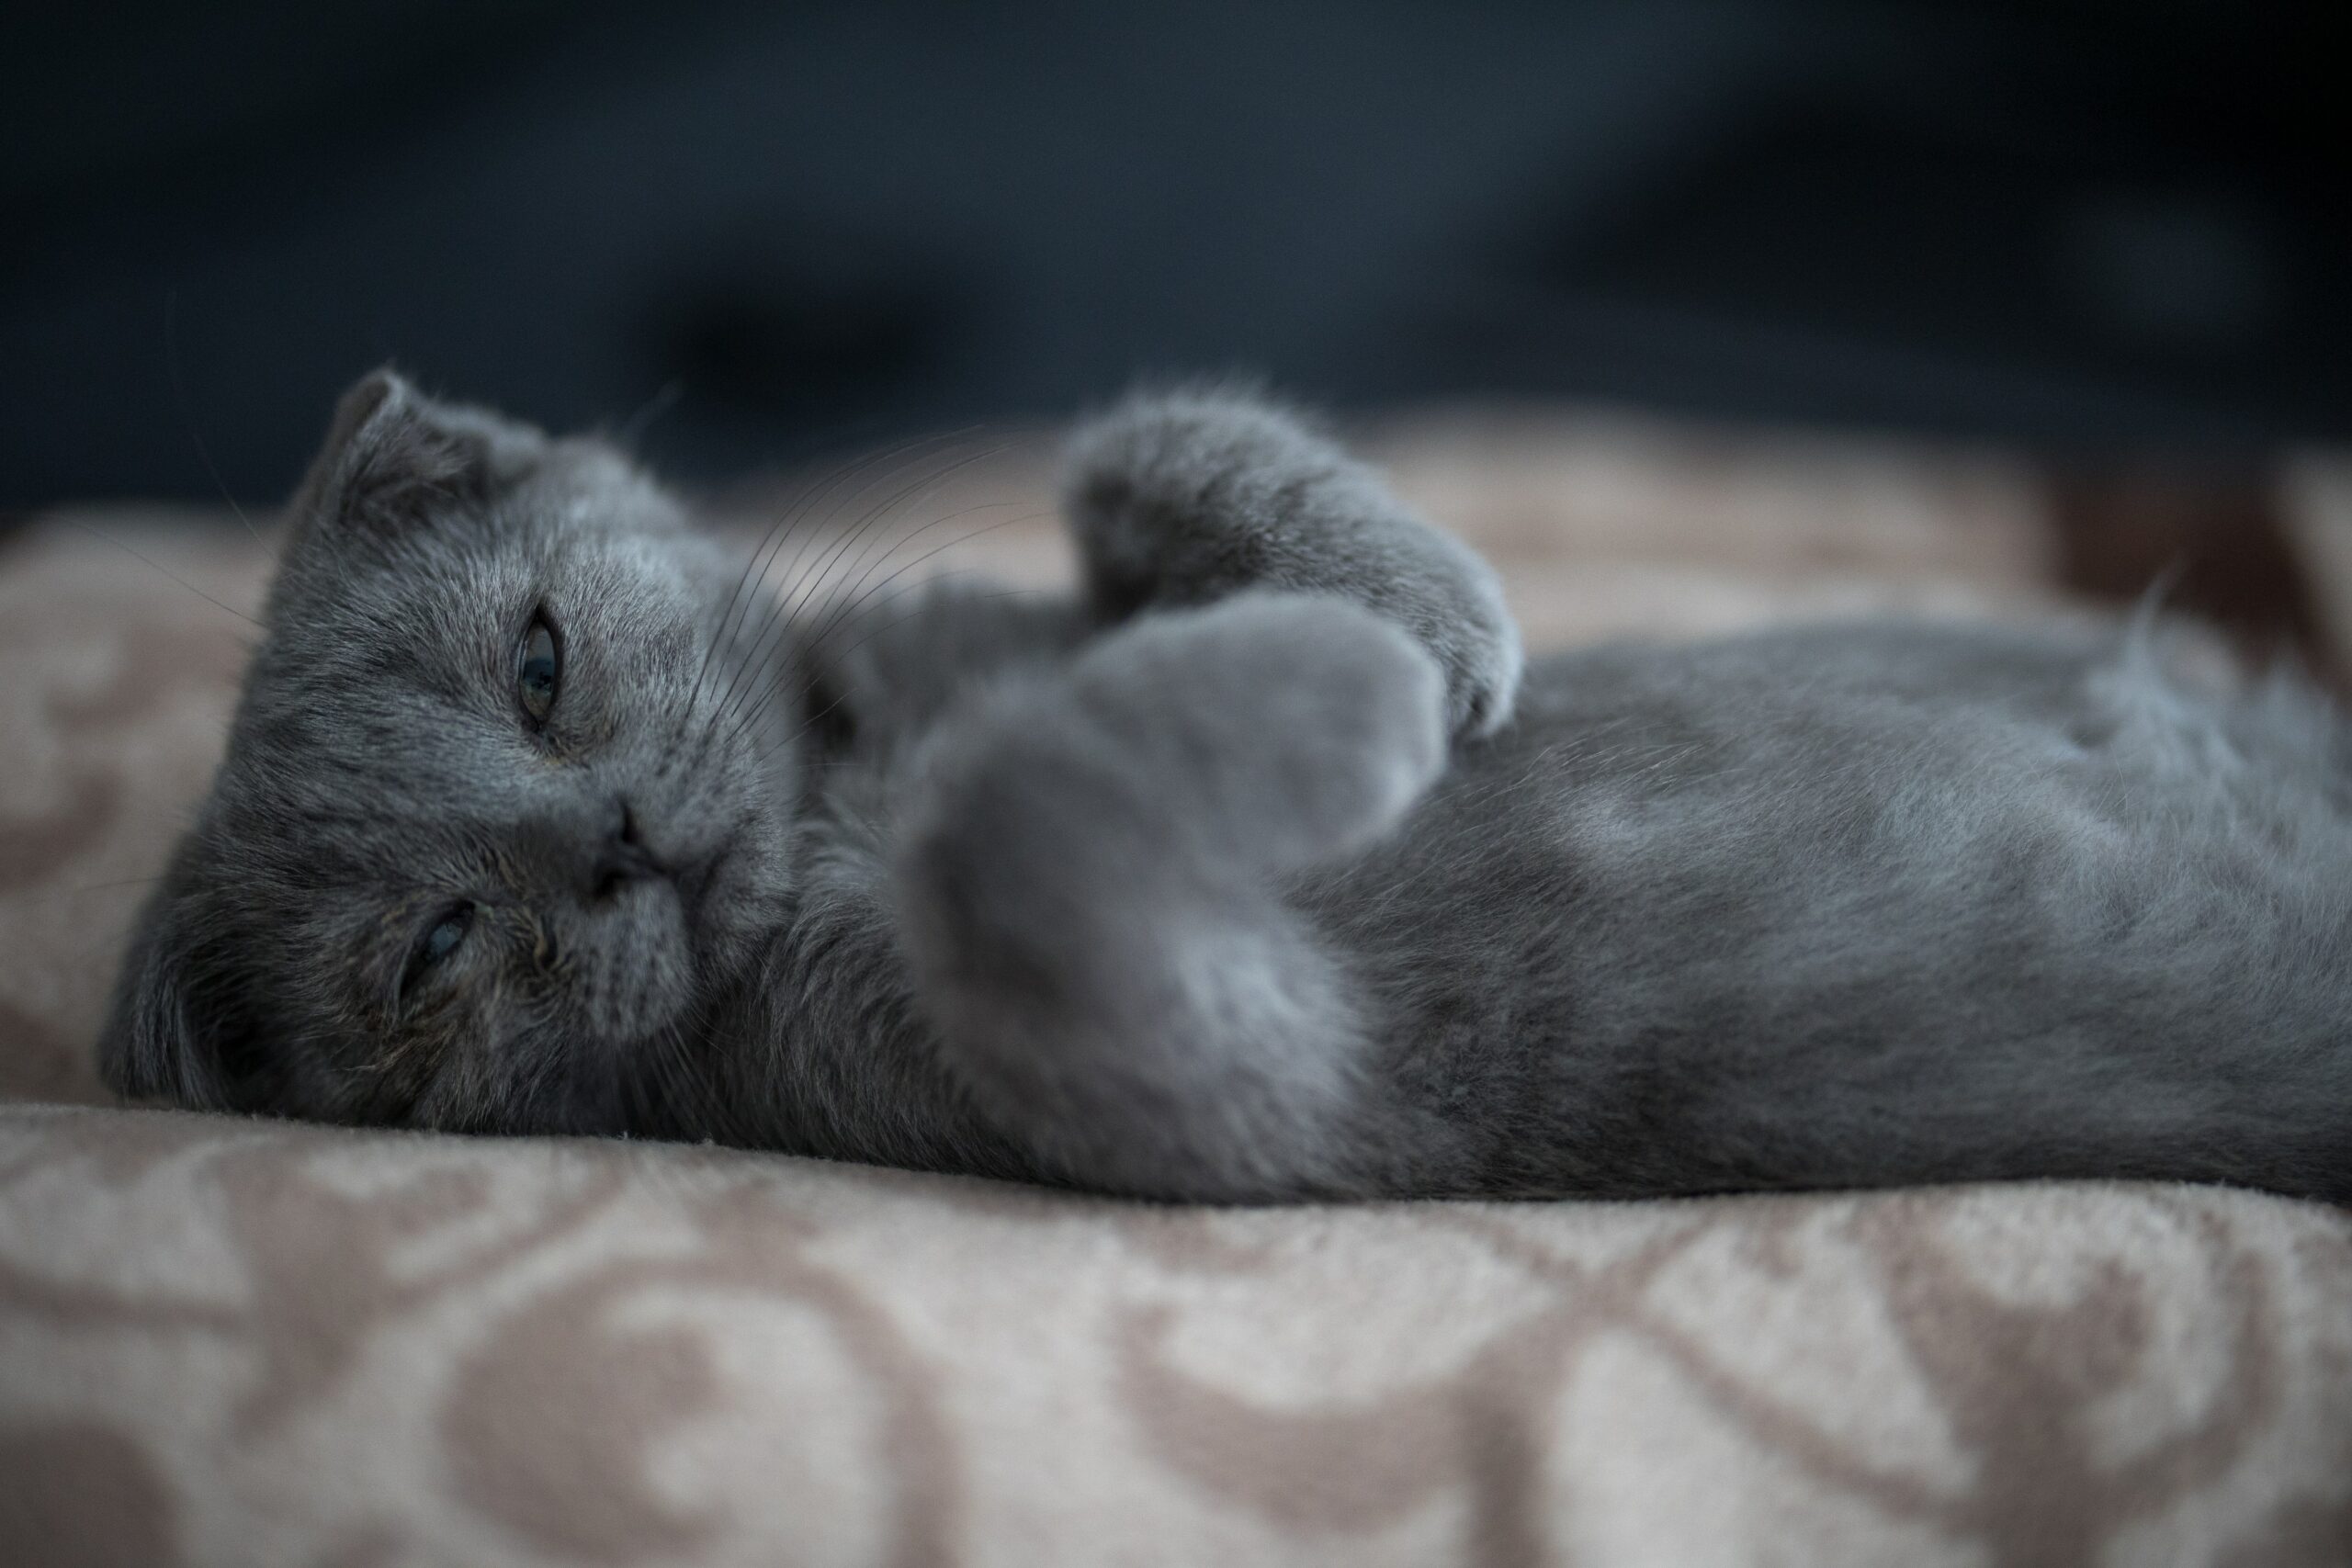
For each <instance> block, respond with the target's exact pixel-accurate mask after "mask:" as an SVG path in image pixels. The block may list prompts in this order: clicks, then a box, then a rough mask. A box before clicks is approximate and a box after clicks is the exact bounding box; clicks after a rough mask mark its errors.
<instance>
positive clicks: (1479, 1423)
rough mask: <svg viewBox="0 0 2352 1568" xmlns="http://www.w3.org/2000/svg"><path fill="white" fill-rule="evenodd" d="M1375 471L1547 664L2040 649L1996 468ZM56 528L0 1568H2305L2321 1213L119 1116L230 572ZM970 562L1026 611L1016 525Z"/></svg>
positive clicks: (1646, 444) (1651, 462) (2332, 1274)
mask: <svg viewBox="0 0 2352 1568" xmlns="http://www.w3.org/2000/svg"><path fill="white" fill-rule="evenodd" d="M1388 449H1389V450H1390V452H1391V453H1392V455H1393V456H1394V457H1396V459H1397V467H1398V479H1399V481H1400V483H1401V485H1402V486H1403V488H1405V489H1406V490H1407V491H1408V492H1410V493H1412V494H1413V495H1414V496H1415V497H1416V498H1417V499H1418V500H1419V501H1420V502H1422V503H1423V504H1425V505H1426V506H1428V507H1429V508H1430V510H1431V511H1432V512H1434V513H1438V514H1439V515H1441V516H1443V517H1444V518H1446V519H1447V520H1448V521H1449V522H1451V523H1453V524H1454V525H1457V526H1460V527H1462V528H1463V529H1464V531H1465V532H1467V533H1470V534H1471V535H1473V536H1474V537H1475V538H1476V540H1477V541H1478V542H1479V543H1480V544H1481V545H1482V546H1484V547H1487V549H1488V550H1489V551H1490V552H1491V553H1493V554H1494V555H1495V556H1496V557H1497V558H1498V561H1499V562H1500V563H1501V565H1502V566H1503V569H1504V570H1505V572H1506V574H1507V576H1508V577H1509V578H1510V580H1511V581H1512V582H1513V583H1514V586H1515V588H1516V589H1517V591H1518V592H1519V594H1520V600H1519V605H1518V607H1519V610H1520V613H1521V615H1522V617H1523V618H1524V619H1525V621H1526V623H1527V624H1528V626H1530V628H1531V631H1532V633H1533V635H1534V637H1535V638H1536V639H1537V640H1546V641H1549V640H1558V639H1561V638H1564V637H1581V636H1593V635H1599V634H1600V633H1603V632H1615V631H1624V630H1640V631H1648V632H1657V631H1678V630H1701V629H1712V628H1714V627H1718V626H1731V625H1736V624H1744V623H1747V622H1752V621H1755V620H1758V619H1764V618H1769V617H1771V616H1774V615H1791V614H1815V613H1819V612H1822V611H1825V610H1852V609H1865V608H1873V607H1887V606H1900V607H1905V608H1909V609H1927V610H1938V609H1947V608H1950V609H1968V610H1973V611H1986V610H1990V611H2001V610H2006V609H2022V608H2027V607H2033V608H2037V609H2046V608H2047V607H2048V606H2049V605H2050V604H2051V603H2052V599H2053V589H2052V570H2053V568H2052V566H2051V564H2050V563H2051V562H2052V560H2053V559H2054V556H2055V552H2054V551H2053V550H2052V548H2051V547H2050V545H2049V540H2048V537H2047V530H2046V525H2045V524H2044V523H2043V521H2042V514H2041V510H2040V503H2039V498H2038V494H2037V491H2036V490H2035V487H2034V486H2033V485H2032V483H2031V482H2030V479H2028V478H2027V477H2025V476H2022V475H2020V474H2019V473H2018V472H2016V471H2015V470H2014V469H2012V468H2009V467H2007V466H2005V465H2002V464H2000V463H1997V462H1993V461H1990V460H1977V459H1964V460H1963V459H1950V460H1937V459H1927V458H1920V457H1905V456H1903V455H1900V454H1897V455H1894V456H1890V455H1888V454H1886V453H1884V452H1882V451H1876V450H1870V451H1842V450H1837V449H1826V448H1821V449H1805V448H1787V447H1773V448H1769V449H1749V450H1742V449H1738V448H1733V447H1727V446H1723V445H1722V444H1720V443H1718V444H1713V445H1707V444H1695V445H1694V444H1692V443H1691V442H1690V441H1689V440H1687V439H1686V438H1681V437H1675V436H1670V435H1667V434H1660V433H1657V432H1648V431H1643V430H1639V429H1634V428H1629V427H1622V426H1612V427H1592V426H1574V427H1566V428H1563V427H1561V426H1558V425H1556V424H1544V425H1542V426H1535V425H1532V424H1529V423H1524V422H1519V423H1514V422H1513V421H1510V420H1499V421H1498V420H1485V421H1480V422H1476V423H1460V424H1448V423H1427V424H1423V425H1420V426H1417V427H1413V428H1408V429H1403V430H1399V431H1397V432H1394V433H1392V435H1391V439H1390V442H1389V448H1388ZM1038 482H1039V478H1038V470H1037V468H1036V465H1035V462H1034V461H1032V460H1030V459H1029V457H1025V456H1023V455H1022V454H1014V455H1012V456H1010V457H1007V458H1005V459H1004V460H1003V461H1002V462H1001V463H1000V464H998V465H997V466H996V467H995V468H991V469H985V470H981V469H978V468H976V470H975V471H974V472H972V473H968V474H967V475H966V476H965V477H964V478H963V479H961V481H960V482H959V484H958V485H957V486H956V487H954V491H955V493H953V494H931V495H925V496H923V497H922V498H921V500H920V502H916V503H914V504H918V505H920V506H921V507H922V508H924V509H926V513H927V514H929V515H944V514H946V513H949V512H951V511H953V510H955V509H956V508H958V507H962V506H965V505H967V504H968V503H972V502H985V501H997V500H1002V499H1003V498H1004V497H1005V496H1006V495H1008V494H1010V495H1014V496H1026V495H1029V494H1033V493H1034V492H1035V488H1036V486H1037V484H1038ZM79 521H80V522H81V523H82V524H84V525H87V526H88V527H91V528H95V529H96V530H97V531H98V532H99V533H101V534H103V535H105V536H107V538H104V539H101V538H97V537H93V536H90V535H89V534H87V533H85V532H83V531H82V530H81V529H80V528H78V527H75V526H72V525H68V524H67V523H64V522H60V521H52V522H49V523H45V524H42V525H37V526H35V527H33V528H31V529H29V530H28V531H27V532H26V533H25V534H23V535H22V536H19V537H17V538H16V539H15V540H13V541H10V542H9V543H8V544H7V545H6V547H5V549H0V735H5V736H6V747H7V754H8V756H9V757H10V759H11V761H10V763H9V765H8V766H7V767H6V768H5V769H0V943H5V944H6V945H5V952H6V958H5V960H0V1100H7V1101H15V1102H18V1103H12V1104H6V1105H0V1563H11V1564H13V1563H17V1562H24V1563H39V1564H98V1563H125V1564H128V1563H138V1564H175V1563H220V1564H236V1565H245V1564H278V1563H286V1564H306V1565H307V1564H317V1565H326V1564H341V1565H357V1564H396V1563H403V1564H404V1563H417V1564H438V1563H450V1564H467V1565H476V1564H480V1565H488V1564H504V1563H517V1564H553V1563H586V1564H612V1565H615V1568H625V1565H640V1564H641V1565H654V1564H662V1565H673V1564H674V1565H688V1564H694V1565H699V1564H719V1563H758V1564H772V1563H777V1562H796V1563H797V1562H811V1563H845V1564H846V1563H861V1564H862V1563H888V1564H924V1563H968V1564H974V1565H979V1564H992V1563H1006V1564H1023V1565H1028V1564H1053V1563H1073V1564H1093V1563H1109V1562H1134V1563H1158V1562H1171V1563H1194V1562H1198V1563H1232V1562H1328V1563H1334V1564H1347V1565H1350V1568H1353V1565H1358V1564H1377V1563H1388V1562H1396V1563H1430V1562H1478V1563H1494V1564H1518V1563H1539V1562H1564V1563H1579V1564H1617V1563H1652V1562H1655V1563H1671V1564H1702V1563H1747V1562H1787V1563H1799V1564H1835V1563H1887V1562H1902V1563H1927V1564H1939V1563H1954V1564H1961V1563H1971V1564H2006V1563H2052V1564H2061V1563H2063V1564H2075V1563H2089V1562H2109V1563H2135V1564H2136V1563H2200V1564H2203V1563H2211V1564H2243V1565H2254V1564H2278V1563H2290V1564H2293V1563H2312V1564H2319V1563H2345V1562H2352V1216H2347V1215H2346V1214H2345V1213H2339V1212H2337V1211H2335V1210H2331V1209H2327V1208H2323V1207H2319V1206H2315V1205H2306V1204H2295V1203H2290V1202H2286V1201H2280V1200H2277V1199H2272V1198H2267V1197H2261V1196H2257V1195H2254V1194H2246V1193H2237V1192H2230V1191H2225V1190H2209V1189H2195V1188H2168V1187H2153V1186H2139V1187H2129V1186H2101V1185H2089V1184H2077V1185H2063V1186H2030V1187H2008V1188H1986V1189H1957V1190H1928V1191H1918V1192H1905V1193H1893V1194H1883V1195H1870V1196H1854V1197H1842V1196H1840V1197H1819V1198H1805V1199H1729V1200H1720V1201H1704V1202H1673V1203H1655V1204H1540V1205H1539V1204H1529V1205H1518V1206H1508V1205H1487V1204H1451V1203H1449V1204H1436V1203H1431V1204H1402V1205H1379V1206H1367V1207H1356V1208H1343V1209H1313V1208H1309V1209H1282V1210H1261V1211H1241V1212H1235V1211H1205V1210H1182V1209H1170V1208H1157V1207H1148V1206H1140V1205H1132V1204H1122V1203H1113V1202H1106V1201H1089V1200H1084V1199H1076V1198H1070V1197H1067V1196H1059V1195H1054V1194H1048V1193H1044V1192H1037V1191H1031V1190H1023V1189H1018V1188H1009V1187H1001V1186H994V1185H990V1184H987V1183H980V1182H972V1181H964V1180H956V1179H944V1178H936V1177H928V1176H915V1175H908V1174H903V1173H898V1172H889V1171H877V1170H868V1169H862V1168H853V1167H844V1166H834V1165H827V1164H822V1163H818V1162H811V1161H804V1160H794V1159H786V1158H780V1157H775V1156H753V1155H743V1154H737V1153H731V1152H726V1151H718V1150H709V1149H694V1148H677V1147H662V1146H652V1145H628V1144H616V1143H594V1142H577V1143H544V1142H523V1141H491V1140H467V1139H453V1138H440V1137H425V1136H415V1135H402V1134H358V1133H352V1132H345V1131H339V1130H330V1129H319V1128H305V1127H295V1126H290V1125H282V1124H273V1123H264V1122H244V1121H236V1120H230V1119H225V1118H213V1117H198V1116H190V1115H184V1114H177V1113H165V1112H158V1111H124V1110H116V1109H107V1108H104V1107H103V1100H104V1096H103V1094H102V1093H101V1091H100V1090H99V1089H98V1088H97V1086H96V1082H95V1079H94V1077H92V1074H91V1071H90V1067H89V1063H88V1043H89V1040H90V1038H91V1036H92V1033H93V1032H94V1031H95V1029H96V1020H97V1018H98V1016H99V1013H100V1011H101V1010H102V1008H103V1005H104V1000H105V995H106V988H107V983H108V980H109V978H110V972H111V968H112V964H113V962H114V953H115V951H116V949H117V947H118V945H119V942H120V940H121V937H122V934H123V930H124V927H125V925H126V924H127V922H128V920H129V919H130V915H131V914H132V912H133V910H134V909H135V907H136V904H137V900H138V897H139V896H140V894H141V891H142V890H143V882H144V879H146V878H150V877H152V876H153V874H154V872H155V869H156V867H157V866H158V864H159V863H160V862H161V859H162V857H163V855H164V852H166V851H167V849H168V847H169V844H170V840H171V839H172V836H173V834H174V832H175V829H176V826H177V824H178V823H179V821H180V820H182V814H183V813H184V811H185V809H186V807H187V803H188V802H189V801H190V800H191V799H192V798H194V797H195V795H197V794H198V792H200V790H201V788H202V785H203V783H204V778H205V775H206V773H207V771H208V769H209V766H210V764H211V761H212V759H213V757H214V756H215V755H217V751H218V748H219V745H220V726H221V723H222V721H223V720H224V718H225V716H226V714H227V711H228V703H229V698H230V695H231V693H232V686H233V682H234V680H235V675H236V671H237V669H238V667H239V663H240V661H241V660H242V657H243V642H244V640H245V639H246V638H249V637H250V636H251V635H252V629H251V627H250V626H244V625H243V624H241V622H240V621H239V620H238V619H237V618H236V616H237V613H238V612H248V611H250V610H251V608H252V606H253V605H254V604H255V603H256V602H257V600H258V597H259V591H260V584H261V581H262V576H263V572H264V570H265V559H266V558H265V554H264V551H263V549H262V548H261V547H260V546H259V545H258V544H257V543H256V541H255V540H254V539H253V538H250V537H248V536H246V534H245V533H244V532H243V530H242V529H238V528H236V527H235V525H230V526H229V527H228V528H227V529H225V530H224V529H221V528H220V527H218V526H211V525H207V526H203V527H186V526H183V527H178V528H169V527H164V526H159V525H157V524H156V521H155V520H154V519H152V518H148V517H144V516H141V515H139V514H133V513H118V514H114V515H109V516H101V515H99V514H97V513H85V514H81V516H80V518H79ZM981 549H982V544H981V543H980V542H978V541H976V542H975V544H974V545H973V546H972V547H969V549H968V550H965V551H951V552H949V553H948V554H947V555H946V556H944V557H943V558H941V560H940V561H939V562H938V563H937V564H940V565H950V564H955V563H956V562H957V560H958V558H959V556H961V555H967V554H970V553H973V552H977V551H979V550H981ZM985 549H986V553H987V554H988V555H989V558H990V560H991V562H992V563H993V564H995V565H997V566H999V567H1001V568H1004V569H1007V570H1010V571H1012V573H1013V574H1014V575H1016V576H1026V577H1032V578H1036V577H1044V576H1047V575H1050V574H1051V573H1053V572H1055V571H1056V570H1058V568H1059V561H1058V556H1057V551H1056V548H1055V547H1054V544H1053V540H1052V536H1051V534H1050V532H1049V531H1048V530H1047V529H1046V525H1043V524H1036V525H1025V524H1024V525H1021V526H1019V527H1014V528H1007V529H1001V530H1000V531H999V532H998V533H997V534H996V535H993V536H990V538H989V540H987V541H986V543H985ZM131 551H136V552H138V554H140V555H142V556H144V557H147V558H150V559H149V561H148V562H147V563H142V562H141V560H139V559H136V558H133V556H132V554H131V553H130V552H131ZM175 580H176V581H175ZM208 598H209V600H212V601H218V603H217V604H214V603H208ZM32 1102H39V1103H32Z"/></svg>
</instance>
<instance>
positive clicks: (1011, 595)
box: [761, 588, 1045, 761]
mask: <svg viewBox="0 0 2352 1568" xmlns="http://www.w3.org/2000/svg"><path fill="white" fill-rule="evenodd" d="M1043 592H1045V591H1044V590H1042V589H1037V588H1008V589H1006V590H1004V591H1003V592H999V593H981V594H976V595H974V597H976V598H978V599H980V600H984V601H985V600H993V599H1024V598H1034V597H1036V596H1037V595H1039V594H1041V593H1043ZM923 613H924V612H923V611H922V610H917V611H915V612H914V613H913V614H911V615H901V616H899V618H898V619H897V620H895V621H891V622H889V623H888V625H886V626H876V628H875V629H874V630H873V631H872V632H869V633H868V634H867V635H865V637H860V638H859V639H858V640H857V641H855V642H854V643H852V644H851V645H850V646H849V647H848V648H846V649H842V658H844V659H846V658H847V657H849V655H851V654H853V653H855V652H856V651H857V650H858V649H861V648H864V647H865V645H866V644H867V643H869V642H872V641H873V640H874V639H875V638H876V637H880V636H881V635H882V634H883V633H884V632H887V631H888V630H890V629H891V628H892V627H894V626H904V625H906V624H907V623H908V622H909V621H911V620H914V619H915V618H916V617H918V616H920V615H922V614H923ZM848 700H849V698H848V694H846V693H844V694H842V695H841V696H838V697H835V698H834V699H833V700H832V701H831V702H830V703H827V704H826V705H824V706H823V707H821V708H820V709H818V710H817V711H816V712H815V713H812V714H810V715H809V717H808V719H807V720H806V721H805V722H804V723H803V724H802V725H801V726H800V728H797V729H796V730H794V731H793V732H792V733H791V734H789V735H787V736H786V737H785V738H784V739H782V740H780V741H778V742H776V744H775V745H774V746H772V747H770V748H768V750H766V751H765V752H764V753H763V754H762V757H761V761H768V760H770V759H773V758H775V757H776V756H779V755H781V754H782V753H783V752H784V751H785V750H786V748H788V747H790V746H791V745H793V744H794V743H795V742H796V741H797V740H798V739H800V738H801V737H802V736H804V735H806V734H808V733H809V730H810V729H811V728H814V727H815V726H816V724H817V723H818V722H819V721H820V720H821V719H823V718H824V717H825V716H828V715H829V714H831V712H832V711H833V710H834V709H835V708H837V707H839V706H841V705H842V703H844V702H846V701H848Z"/></svg>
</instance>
